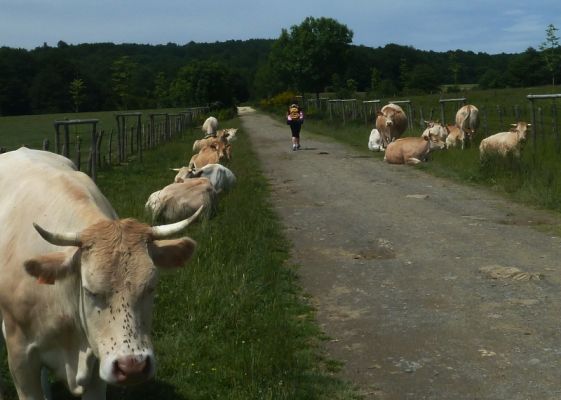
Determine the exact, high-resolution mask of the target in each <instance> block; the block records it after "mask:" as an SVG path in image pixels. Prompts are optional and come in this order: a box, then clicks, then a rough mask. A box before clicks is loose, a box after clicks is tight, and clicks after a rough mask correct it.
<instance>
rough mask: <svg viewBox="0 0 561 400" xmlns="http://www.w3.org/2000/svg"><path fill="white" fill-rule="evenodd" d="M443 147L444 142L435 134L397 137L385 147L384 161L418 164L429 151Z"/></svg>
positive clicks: (424, 159) (424, 158) (425, 157)
mask: <svg viewBox="0 0 561 400" xmlns="http://www.w3.org/2000/svg"><path fill="white" fill-rule="evenodd" d="M444 147H445V143H444V142H443V141H442V140H440V138H439V137H438V135H436V134H429V135H428V136H425V137H406V138H402V139H397V140H396V141H394V142H391V143H390V144H389V145H388V147H387V148H386V154H385V155H384V161H386V162H387V163H389V164H410V165H412V164H418V163H420V162H421V161H426V159H427V157H428V155H429V153H430V152H431V151H434V150H440V149H443V148H444Z"/></svg>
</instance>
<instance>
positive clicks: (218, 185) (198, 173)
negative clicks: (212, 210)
mask: <svg viewBox="0 0 561 400" xmlns="http://www.w3.org/2000/svg"><path fill="white" fill-rule="evenodd" d="M172 170H173V171H176V172H177V175H175V179H174V182H176V183H180V182H184V181H185V180H187V179H190V178H207V179H208V180H210V183H211V184H212V186H213V187H214V190H216V193H218V194H220V193H222V192H227V191H229V190H230V189H231V188H232V187H234V185H235V184H236V176H235V175H234V173H233V172H232V171H231V170H229V169H228V168H227V167H225V166H223V165H221V164H207V165H205V166H204V167H202V168H200V169H198V170H191V169H189V168H188V167H181V168H172Z"/></svg>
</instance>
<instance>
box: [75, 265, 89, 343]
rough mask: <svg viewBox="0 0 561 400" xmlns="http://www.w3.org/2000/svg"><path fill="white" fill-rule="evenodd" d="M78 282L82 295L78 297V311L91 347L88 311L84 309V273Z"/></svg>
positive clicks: (83, 330)
mask: <svg viewBox="0 0 561 400" xmlns="http://www.w3.org/2000/svg"><path fill="white" fill-rule="evenodd" d="M78 282H79V283H78V284H79V285H80V296H79V299H78V313H79V315H80V327H81V329H82V333H83V335H84V337H85V338H86V341H87V345H88V347H90V348H91V345H90V343H91V342H90V335H89V330H88V326H87V324H86V314H85V312H86V311H85V309H84V296H85V293H84V285H82V275H81V274H80V279H79V281H78Z"/></svg>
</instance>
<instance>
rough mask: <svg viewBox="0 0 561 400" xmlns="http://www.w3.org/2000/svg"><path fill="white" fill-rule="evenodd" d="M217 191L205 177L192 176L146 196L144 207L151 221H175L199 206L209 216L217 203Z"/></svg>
mask: <svg viewBox="0 0 561 400" xmlns="http://www.w3.org/2000/svg"><path fill="white" fill-rule="evenodd" d="M216 195H217V193H216V191H215V190H214V186H212V183H210V180H209V179H207V178H192V179H186V180H185V181H182V182H174V183H172V184H169V185H167V186H166V187H164V188H163V189H162V190H158V191H156V192H154V193H152V194H151V195H150V197H148V201H146V204H145V209H146V211H147V212H148V213H150V214H151V215H152V220H153V221H158V222H175V221H179V220H182V219H185V218H188V217H190V216H191V215H193V214H194V213H195V212H196V211H197V210H198V209H199V208H201V207H203V208H204V209H205V210H206V213H205V217H207V218H208V217H210V216H211V215H212V213H213V212H214V210H215V208H216V204H217V196H216Z"/></svg>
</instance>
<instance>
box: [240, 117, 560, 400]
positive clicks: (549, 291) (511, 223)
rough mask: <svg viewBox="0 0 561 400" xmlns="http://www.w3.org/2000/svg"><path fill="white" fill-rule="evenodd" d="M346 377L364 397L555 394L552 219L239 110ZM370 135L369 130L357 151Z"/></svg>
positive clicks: (556, 266) (555, 221) (556, 276)
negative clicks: (298, 144)
mask: <svg viewBox="0 0 561 400" xmlns="http://www.w3.org/2000/svg"><path fill="white" fill-rule="evenodd" d="M240 115H241V121H242V130H243V132H242V131H241V132H242V134H246V135H249V137H250V139H251V142H252V145H253V146H254V149H255V150H256V152H257V154H258V156H259V158H260V160H261V163H262V168H263V171H264V173H265V175H266V176H267V177H268V179H269V181H270V183H271V186H272V190H273V202H274V205H275V208H276V210H277V212H278V214H279V215H280V216H281V219H282V221H283V223H284V226H285V229H286V235H287V237H289V238H290V239H291V240H292V242H293V253H292V261H293V262H294V263H296V264H298V265H299V266H300V269H299V274H300V277H301V284H302V286H303V287H304V289H305V291H306V292H307V293H309V294H310V295H311V296H312V301H313V304H314V305H315V306H316V308H317V318H318V321H319V323H320V325H321V327H322V328H323V330H324V331H325V333H326V334H327V335H328V336H329V337H330V338H331V340H330V341H329V342H328V343H327V344H326V347H327V349H326V350H327V352H328V354H329V355H330V356H331V357H333V358H335V359H337V360H340V361H342V362H343V363H344V366H343V369H342V371H341V373H340V375H341V377H342V378H344V379H347V380H349V381H351V382H353V383H355V384H356V385H357V387H358V388H359V391H360V393H362V394H363V395H364V396H365V398H367V399H380V400H386V399H392V400H393V399H395V400H404V399H415V400H420V399H450V400H452V399H453V400H462V399H485V400H489V399H501V400H507V399H508V400H518V399H520V400H521V399H540V400H545V399H561V368H560V363H561V329H560V328H561V324H560V309H561V290H560V286H561V273H560V269H561V267H560V261H561V239H560V238H559V237H557V236H555V235H553V234H551V233H547V232H551V231H552V230H551V229H549V228H551V227H557V226H559V225H560V223H561V218H560V217H559V216H558V215H555V214H552V213H548V212H544V211H537V210H532V209H530V208H526V207H523V206H520V205H517V204H514V203H511V202H509V201H507V200H505V199H503V198H501V197H500V196H497V195H496V194H493V193H490V192H488V191H485V190H481V189H477V188H474V187H470V186H463V185H459V184H456V183H453V182H450V181H447V180H443V179H440V178H435V177H433V176H430V175H428V174H425V173H424V172H422V171H420V170H418V169H416V168H414V167H410V166H400V165H397V166H396V165H388V164H386V163H384V162H382V161H381V160H380V159H378V158H375V157H373V156H368V155H367V156H365V155H363V154H359V153H357V152H356V151H355V150H353V149H352V148H350V147H348V146H345V145H342V144H339V143H336V142H333V141H330V140H329V139H326V138H324V137H322V136H314V135H312V134H310V133H308V132H306V130H305V125H304V130H303V133H302V147H303V149H302V150H300V151H295V152H293V151H292V150H291V145H290V130H289V128H288V126H286V125H283V124H281V123H279V122H277V121H275V120H273V119H271V118H270V117H268V116H266V115H262V114H259V113H256V112H253V111H252V110H251V109H248V108H243V109H240ZM367 141H368V130H367V129H365V141H364V142H365V143H364V145H365V147H366V143H367Z"/></svg>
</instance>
